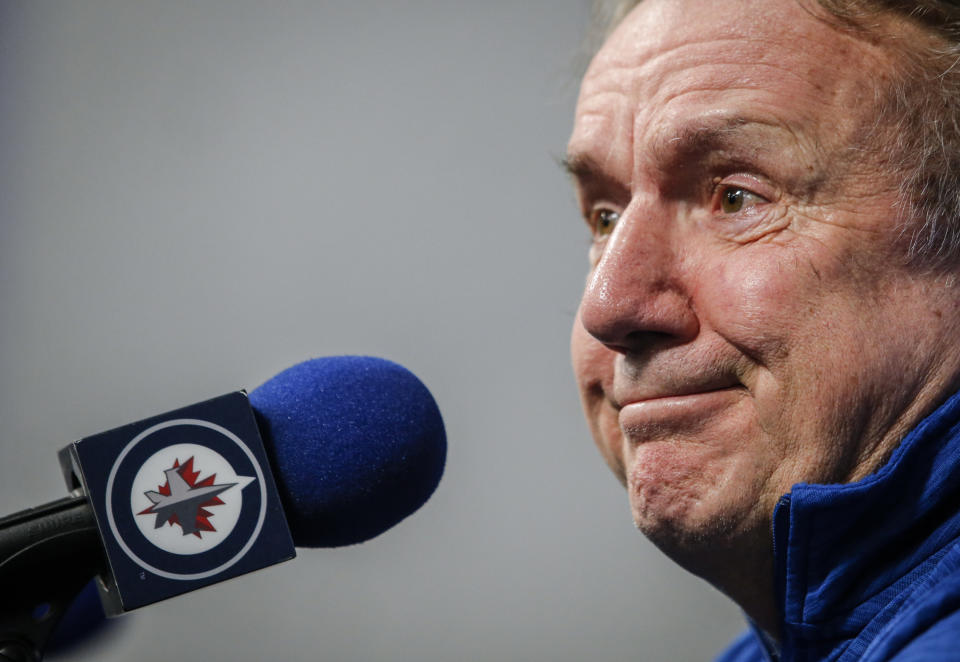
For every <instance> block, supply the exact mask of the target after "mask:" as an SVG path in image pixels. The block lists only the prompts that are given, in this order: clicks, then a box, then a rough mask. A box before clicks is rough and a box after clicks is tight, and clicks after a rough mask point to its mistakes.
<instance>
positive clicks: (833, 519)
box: [718, 393, 960, 662]
mask: <svg viewBox="0 0 960 662" xmlns="http://www.w3.org/2000/svg"><path fill="white" fill-rule="evenodd" d="M773 542H774V558H775V568H776V584H775V585H776V589H777V599H778V604H779V605H780V607H781V610H782V611H781V614H782V617H783V620H782V634H783V637H782V643H781V646H780V650H779V655H780V657H779V659H780V660H781V662H800V661H802V662H811V661H813V660H831V661H843V662H848V661H851V660H859V661H861V662H879V661H880V660H896V661H897V662H914V661H918V660H923V661H928V660H929V661H931V662H932V661H934V660H936V661H937V662H944V661H948V662H949V661H950V660H958V661H960V393H958V394H955V395H954V396H953V397H951V398H950V399H949V400H948V401H947V402H946V403H945V404H943V405H942V406H941V407H940V408H939V409H937V410H936V411H935V412H934V413H933V414H931V415H930V416H929V417H927V418H926V419H924V420H923V421H922V422H921V423H920V425H918V426H917V427H916V429H914V430H913V431H912V432H911V433H910V434H909V435H907V437H906V438H905V439H904V440H903V442H902V443H901V444H900V446H899V447H898V448H897V449H896V451H894V453H893V455H892V456H891V458H890V460H889V461H888V462H887V463H886V464H885V465H884V466H883V467H882V468H881V469H880V470H878V471H877V472H876V473H874V474H873V475H871V476H868V477H867V478H864V479H863V480H861V481H858V482H856V483H851V484H848V485H808V484H799V485H795V486H794V487H793V489H792V490H791V492H790V493H789V494H786V495H784V496H783V497H782V498H781V499H780V502H779V503H778V504H777V507H776V509H775V510H774V514H773ZM772 650H773V647H771V646H768V645H767V644H765V642H764V638H763V637H762V636H761V635H759V633H757V632H756V631H755V630H750V631H748V632H746V633H745V634H743V635H741V637H740V638H739V639H737V641H736V642H734V644H733V645H732V646H731V647H730V648H729V649H728V650H727V651H726V652H725V653H723V654H722V655H721V656H720V657H719V658H718V662H760V661H764V662H766V661H768V660H776V659H777V658H776V657H775V656H773V655H772V653H771V651H772Z"/></svg>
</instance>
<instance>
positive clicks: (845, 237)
mask: <svg viewBox="0 0 960 662" xmlns="http://www.w3.org/2000/svg"><path fill="white" fill-rule="evenodd" d="M811 4H812V3H811ZM881 20H882V21H884V26H885V29H887V30H889V31H891V32H899V33H908V32H910V31H911V30H915V28H914V27H912V26H910V25H906V24H903V23H897V22H896V20H894V19H893V18H890V17H885V18H881ZM895 57H896V56H895V54H893V53H892V52H890V51H889V49H887V47H885V46H884V45H883V42H882V40H868V39H866V38H863V37H862V36H860V37H858V36H857V35H855V34H853V33H851V32H844V31H841V30H838V29H837V28H836V26H835V25H833V24H831V23H830V22H829V21H827V20H826V19H825V15H824V14H823V13H822V10H819V9H818V8H815V7H811V6H807V7H804V6H801V5H800V4H799V3H798V2H797V0H725V2H723V3H718V2H711V1H709V0H644V2H642V3H641V4H640V5H639V6H638V7H637V8H636V9H635V10H633V12H632V13H631V14H629V15H628V16H627V18H626V19H625V20H624V21H623V23H621V25H620V26H619V27H618V28H617V30H616V31H615V32H614V33H613V34H612V35H611V37H610V38H609V39H608V40H607V43H606V44H605V45H604V46H603V48H602V49H601V51H600V52H599V53H598V55H597V56H596V57H595V59H594V61H593V63H592V64H591V66H590V69H589V70H588V72H587V74H586V76H585V78H584V81H583V85H582V89H581V93H580V98H579V101H578V105H577V111H576V120H575V126H574V131H573V135H572V137H571V139H570V144H569V148H568V167H569V168H570V170H571V172H572V173H573V175H574V183H575V186H576V190H577V194H578V198H579V201H580V205H581V208H582V212H583V215H584V218H585V219H586V221H587V224H588V226H589V229H590V231H591V233H592V235H593V243H592V246H591V249H590V271H589V274H588V278H587V284H586V288H585V291H584V294H583V299H582V302H581V305H580V309H579V314H578V316H577V320H576V322H575V324H574V328H573V337H572V343H571V345H572V354H573V364H574V370H575V373H576V376H577V382H578V385H579V388H580V393H581V398H582V401H583V406H584V410H585V412H586V416H587V420H588V423H589V426H590V429H591V432H592V434H593V437H594V440H595V441H596V444H597V446H598V448H599V449H600V452H601V454H602V455H603V457H604V458H605V460H606V461H607V463H608V464H609V466H610V467H611V469H612V470H613V472H614V473H615V474H616V475H617V476H618V477H619V479H620V480H621V481H622V482H623V483H624V484H625V486H626V488H627V493H628V495H629V501H630V506H631V510H632V513H633V517H634V520H635V521H636V523H637V526H638V527H639V528H640V529H641V530H642V531H643V532H644V533H645V534H646V535H647V536H649V537H650V539H651V540H653V541H654V542H655V543H656V544H657V545H658V546H660V547H661V548H662V549H663V550H664V551H666V552H667V553H668V554H670V555H671V556H672V557H673V558H674V559H675V560H677V561H678V562H679V563H681V564H682V565H684V566H685V567H687V568H688V569H690V570H692V571H693V572H695V573H697V574H699V575H701V576H703V577H704V578H706V579H707V580H709V581H711V582H712V583H714V584H715V585H716V586H718V587H719V588H720V589H721V590H723V591H725V592H726V593H727V594H728V595H730V596H731V597H732V598H733V599H734V600H736V601H737V602H738V603H739V604H740V605H741V607H743V608H744V609H745V610H746V611H747V613H748V614H749V615H750V616H752V617H753V618H754V619H755V620H756V621H757V622H758V624H760V625H761V626H762V627H764V628H765V629H767V630H768V631H769V632H771V633H772V634H774V635H776V631H777V626H776V622H777V616H776V608H775V606H774V604H773V587H772V574H773V573H772V569H771V565H772V564H771V561H772V551H771V540H770V527H771V523H770V521H771V515H772V512H773V508H774V506H775V504H776V502H777V500H778V499H779V497H780V496H781V495H782V494H784V493H787V492H789V491H790V488H791V486H792V485H794V484H796V483H798V482H820V483H825V482H826V483H829V482H848V481H853V480H857V479H859V478H862V477H864V476H866V475H868V474H869V473H871V472H872V471H874V470H875V469H876V468H877V467H878V466H880V465H881V464H882V462H883V461H884V460H885V458H886V457H888V456H889V453H890V452H891V450H892V449H893V448H894V447H895V446H896V444H897V443H898V442H899V440H900V439H901V438H902V437H903V435H904V434H905V433H906V431H908V430H909V429H910V428H911V427H912V426H913V425H914V424H915V423H916V422H917V421H918V420H919V419H920V418H921V417H922V416H923V415H925V414H926V413H928V412H930V411H931V410H932V409H933V408H934V407H935V406H936V404H938V403H939V402H940V401H942V399H943V398H944V397H946V395H947V394H949V393H950V392H952V390H953V389H954V388H955V387H956V376H957V375H958V374H960V356H958V352H957V349H956V348H957V345H958V343H957V342H956V341H955V340H954V338H956V337H957V336H956V332H957V329H958V326H960V324H958V306H957V301H958V294H957V291H956V288H955V287H954V286H953V284H952V282H953V281H952V280H951V279H949V278H945V277H943V276H942V275H938V274H936V273H931V272H921V271H919V270H918V269H915V268H912V267H909V266H908V265H907V261H906V260H905V259H904V251H905V248H904V246H903V242H902V238H901V237H902V233H901V232H899V230H898V228H897V226H896V223H897V219H896V217H895V214H896V209H897V204H898V203H897V190H898V188H897V187H898V186H899V184H900V181H901V179H902V176H901V175H898V174H897V173H895V172H890V168H889V166H887V164H886V163H885V159H884V155H883V153H882V151H881V150H880V149H879V147H880V146H881V145H883V144H884V143H885V141H886V140H888V139H889V138H890V136H891V135H893V131H895V128H894V127H891V126H877V125H876V120H875V117H876V116H877V108H876V103H877V99H878V98H879V97H881V96H882V94H883V92H884V91H885V89H886V87H885V86H886V85H887V84H888V83H887V81H888V80H889V79H890V78H891V77H892V75H891V72H892V71H893V70H892V62H893V60H894V58H895ZM849 63H856V66H845V65H846V64H849Z"/></svg>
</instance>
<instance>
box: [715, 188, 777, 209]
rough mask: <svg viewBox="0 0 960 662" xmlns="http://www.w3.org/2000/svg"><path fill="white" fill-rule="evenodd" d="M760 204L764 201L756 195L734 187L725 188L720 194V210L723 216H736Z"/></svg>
mask: <svg viewBox="0 0 960 662" xmlns="http://www.w3.org/2000/svg"><path fill="white" fill-rule="evenodd" d="M761 202H766V200H764V199H763V198H761V197H760V196H759V195H757V194H756V193H751V192H750V191H748V190H746V189H742V188H739V187H736V186H730V187H727V188H725V189H723V190H722V191H721V192H720V209H721V210H722V211H723V213H725V214H736V213H737V212H738V211H743V210H744V209H746V208H748V207H752V206H754V205H756V204H760V203H761Z"/></svg>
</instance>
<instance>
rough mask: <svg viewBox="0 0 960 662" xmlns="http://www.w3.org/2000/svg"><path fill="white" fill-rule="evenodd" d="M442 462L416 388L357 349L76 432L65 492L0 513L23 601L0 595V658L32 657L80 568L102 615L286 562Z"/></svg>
mask: <svg viewBox="0 0 960 662" xmlns="http://www.w3.org/2000/svg"><path fill="white" fill-rule="evenodd" d="M261 438H262V442H261ZM445 459H446V435H445V432H444V427H443V420H442V418H441V416H440V411H439V409H438V408H437V405H436V402H435V401H434V399H433V397H432V396H431V394H430V392H429V391H428V390H427V388H426V387H425V386H424V385H423V384H422V383H421V382H420V380H419V379H417V378H416V377H415V376H414V375H413V374H412V373H411V372H409V371H408V370H407V369H406V368H403V367H402V366H400V365H398V364H396V363H393V362H391V361H387V360H385V359H378V358H374V357H367V356H340V357H332V358H323V359H313V360H309V361H305V362H303V363H299V364H297V365H295V366H293V367H291V368H289V369H287V370H284V371H283V372H281V373H279V374H277V375H276V376H275V377H273V378H271V379H270V380H268V381H267V382H265V383H264V384H263V385H261V386H260V387H258V388H256V389H254V390H253V391H252V392H251V393H250V394H249V397H248V396H247V395H246V394H245V393H244V392H242V391H238V392H235V393H230V394H227V395H224V396H220V397H218V398H214V399H212V400H207V401H204V402H201V403H197V404H194V405H190V406H188V407H184V408H181V409H178V410H175V411H172V412H168V413H166V414H162V415H160V416H155V417H152V418H149V419H145V420H143V421H139V422H136V423H131V424H129V425H126V426H123V427H120V428H116V429H114V430H110V431H107V432H104V433H100V434H98V435H94V436H92V437H87V438H84V439H81V440H79V441H77V442H74V443H73V444H71V445H69V446H68V447H66V448H65V449H63V450H62V451H61V452H60V461H61V466H62V468H63V470H64V475H65V477H66V479H67V483H68V486H69V488H70V489H71V493H72V494H73V496H72V497H70V498H67V499H61V500H59V501H56V502H53V503H51V504H46V505H44V506H40V507H38V508H34V509H30V510H27V511H23V512H21V513H16V514H14V515H11V516H8V517H5V518H3V519H0V585H13V586H14V589H13V593H12V595H13V596H14V597H15V599H14V600H12V601H9V600H8V601H5V602H7V603H9V602H18V601H20V599H21V596H22V602H23V604H21V605H10V604H6V605H0V660H2V659H4V655H8V656H9V657H10V659H18V658H17V657H16V655H15V654H14V653H11V652H10V651H14V650H15V649H16V646H17V645H21V646H22V645H23V644H24V642H25V641H26V643H27V644H29V645H31V646H33V647H34V650H35V651H36V652H37V653H39V651H40V650H41V649H42V646H43V642H44V641H45V640H46V637H48V636H49V634H50V632H51V631H52V629H53V625H55V622H56V620H57V618H58V617H59V615H60V613H62V611H63V610H64V609H65V608H66V605H67V604H69V599H70V598H72V597H73V595H74V594H75V593H76V592H77V591H79V590H80V588H82V586H83V585H84V584H85V583H86V581H87V580H88V579H89V578H90V577H91V576H93V575H94V574H96V575H97V576H98V581H97V584H98V587H99V589H100V596H101V600H102V601H103V604H104V607H105V611H106V612H107V613H108V614H109V615H116V614H119V613H123V612H125V611H129V610H131V609H135V608H138V607H141V606H144V605H146V604H150V603H152V602H156V601H158V600H162V599H165V598H168V597H172V596H173V595H178V594H180V593H185V592H188V591H192V590H196V589H197V588H201V587H203V586H206V585H208V584H212V583H216V582H219V581H222V580H224V579H228V578H230V577H234V576H237V575H239V574H244V573H246V572H250V571H253V570H257V569H259V568H262V567H266V566H268V565H271V564H273V563H278V562H280V561H284V560H287V559H289V558H292V557H293V556H294V555H295V551H294V550H293V545H294V544H296V545H297V546H301V547H337V546H343V545H351V544H355V543H359V542H362V541H364V540H367V539H369V538H372V537H374V536H376V535H379V534H380V533H382V532H383V531H385V530H387V529H388V528H390V527H392V526H394V525H395V524H397V523H398V522H400V521H401V520H402V519H404V518H405V517H407V516H408V515H410V514H411V513H413V512H414V511H416V510H417V509H418V508H419V507H420V506H421V505H423V503H425V502H426V500H427V499H428V498H429V497H430V495H431V494H432V493H433V491H434V490H435V489H436V487H437V485H438V483H439V481H440V478H441V476H442V473H443V467H444V462H445ZM288 527H289V528H288ZM38 578H39V579H38ZM67 592H69V594H68V595H64V594H66V593H67ZM8 595H10V594H9V593H8ZM17 642H19V643H17ZM8 649H9V650H8ZM23 659H28V658H26V657H24V658H23Z"/></svg>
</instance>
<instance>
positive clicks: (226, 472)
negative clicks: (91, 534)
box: [130, 444, 256, 554]
mask: <svg viewBox="0 0 960 662" xmlns="http://www.w3.org/2000/svg"><path fill="white" fill-rule="evenodd" d="M255 480H256V479H255V478H254V477H253V476H238V475H237V473H236V472H235V471H234V469H233V467H232V466H231V465H230V463H229V462H227V461H226V460H225V459H224V458H223V456H222V455H220V454H219V453H217V452H216V451H214V450H212V449H210V448H207V447H206V446H199V445H197V444H175V445H173V446H168V447H166V448H164V449H162V450H159V451H157V452H156V453H154V454H153V455H152V456H151V457H150V459H148V460H147V461H146V462H144V463H143V466H141V467H140V471H138V472H137V475H136V476H135V477H134V479H133V487H132V492H131V494H130V507H131V508H132V510H133V512H134V515H135V517H134V522H136V523H137V526H138V527H139V528H140V532H141V533H143V535H144V537H146V539H147V540H149V541H150V542H152V543H153V544H154V545H156V546H157V547H159V548H160V549H164V550H166V551H168V552H171V553H173V554H200V553H201V552H205V551H207V550H209V549H213V548H214V547H216V546H217V545H219V544H220V543H221V542H223V541H224V540H225V539H226V538H228V537H229V535H230V533H231V532H233V529H234V527H235V526H236V525H237V521H238V520H239V519H240V513H241V512H242V510H243V488H245V487H246V486H247V485H249V484H250V483H252V482H254V481H255Z"/></svg>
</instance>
